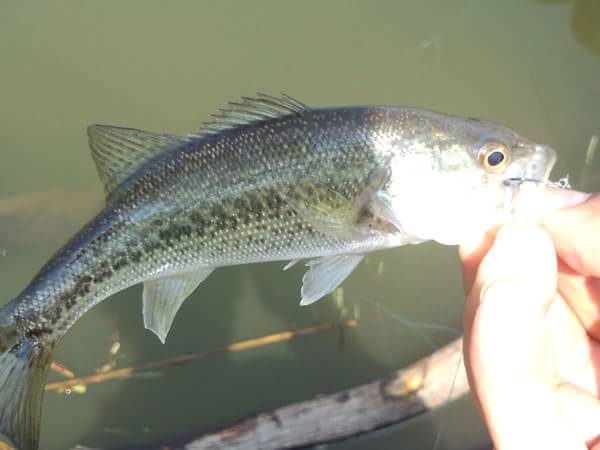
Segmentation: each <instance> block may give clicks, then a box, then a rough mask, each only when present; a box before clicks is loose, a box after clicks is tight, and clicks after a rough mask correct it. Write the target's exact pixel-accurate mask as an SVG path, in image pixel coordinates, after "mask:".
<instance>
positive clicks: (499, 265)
mask: <svg viewBox="0 0 600 450" xmlns="http://www.w3.org/2000/svg"><path fill="white" fill-rule="evenodd" d="M547 198H548V201H549V202H550V203H555V205H554V206H557V205H556V204H558V205H562V206H569V205H574V204H577V203H580V202H581V201H583V200H585V199H586V198H587V197H583V196H582V195H581V194H579V193H576V192H570V191H553V192H550V193H549V195H548V197H547ZM540 224H541V226H542V227H540V226H537V225H534V224H526V223H518V222H517V223H511V224H508V225H505V226H503V227H502V228H501V229H500V230H499V231H498V232H497V234H496V235H495V236H494V235H493V234H490V235H487V236H486V237H485V238H484V239H483V240H482V241H481V242H479V243H478V244H477V245H473V246H468V247H467V246H462V247H461V248H460V249H459V254H460V257H461V261H462V264H463V273H464V282H465V292H466V293H467V301H466V305H465V317H464V320H465V334H464V357H465V365H466V368H467V373H468V376H469V381H470V384H471V387H472V390H473V393H474V395H475V398H476V400H477V402H478V404H479V407H480V410H481V412H482V415H483V418H484V420H485V422H486V425H487V427H488V430H489V431H490V434H491V437H492V440H493V442H494V445H495V446H496V448H497V449H499V450H512V449H538V448H540V449H541V448H543V449H561V450H571V449H588V448H593V449H600V401H599V398H600V195H595V196H592V197H591V198H589V200H587V201H585V202H584V203H582V204H580V205H578V206H573V207H570V208H566V209H552V208H548V209H544V210H543V211H542V212H541V215H540Z"/></svg>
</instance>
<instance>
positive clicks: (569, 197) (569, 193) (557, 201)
mask: <svg viewBox="0 0 600 450" xmlns="http://www.w3.org/2000/svg"><path fill="white" fill-rule="evenodd" d="M591 196H592V194H589V193H587V192H580V191H573V190H570V189H560V188H554V187H548V188H546V189H545V190H544V195H543V197H542V205H541V207H542V208H546V209H562V208H572V207H574V206H577V205H580V204H581V203H584V202H586V201H587V200H588V199H589V198H590V197H591Z"/></svg>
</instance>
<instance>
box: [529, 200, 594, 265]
mask: <svg viewBox="0 0 600 450" xmlns="http://www.w3.org/2000/svg"><path fill="white" fill-rule="evenodd" d="M540 223H541V225H542V226H543V227H544V228H545V229H546V231H547V232H548V234H550V236H551V237H552V240H553V241H554V246H555V248H556V252H557V254H558V256H559V257H560V258H561V259H562V260H563V261H564V262H565V263H566V264H567V265H568V266H569V267H571V268H572V269H573V270H574V271H576V272H578V273H580V274H581V275H584V276H592V277H600V194H593V195H592V196H591V197H590V198H589V199H588V200H587V201H585V202H584V203H581V204H579V205H577V206H574V207H571V208H567V209H544V210H542V211H541V213H540Z"/></svg>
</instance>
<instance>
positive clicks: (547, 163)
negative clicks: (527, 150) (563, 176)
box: [504, 144, 568, 188]
mask: <svg viewBox="0 0 600 450" xmlns="http://www.w3.org/2000/svg"><path fill="white" fill-rule="evenodd" d="M555 163H556V151H555V150H554V149H552V148H550V147H548V146H546V145H542V144H536V145H535V151H534V153H533V156H532V157H531V159H530V160H529V161H528V163H527V165H526V167H525V170H524V171H523V173H522V175H520V176H516V177H510V178H506V179H505V180H504V185H505V186H509V187H513V188H515V187H518V186H520V185H521V184H523V183H535V184H543V185H552V186H559V187H566V186H564V185H563V184H561V182H560V181H559V182H558V183H553V182H551V181H548V177H549V176H550V172H552V168H553V167H554V164H555ZM567 183H568V182H567Z"/></svg>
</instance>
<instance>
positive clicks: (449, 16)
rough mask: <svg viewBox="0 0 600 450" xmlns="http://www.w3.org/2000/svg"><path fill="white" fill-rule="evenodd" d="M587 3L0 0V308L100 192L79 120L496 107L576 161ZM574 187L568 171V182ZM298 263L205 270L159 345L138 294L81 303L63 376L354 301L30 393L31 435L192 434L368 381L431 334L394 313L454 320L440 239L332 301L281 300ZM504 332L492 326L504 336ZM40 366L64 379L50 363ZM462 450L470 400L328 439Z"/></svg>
mask: <svg viewBox="0 0 600 450" xmlns="http://www.w3.org/2000/svg"><path fill="white" fill-rule="evenodd" d="M599 30H600V3H599V2H598V1H596V0H573V1H568V0H566V1H559V0H558V1H557V0H555V1H550V0H548V1H542V0H539V1H527V0H512V1H503V2H496V1H493V0H477V1H475V0H461V1H454V0H452V1H445V0H439V1H433V0H426V1H423V0H404V1H401V2H400V1H374V2H359V1H352V2H350V1H345V0H338V1H328V2H317V1H307V2H278V1H264V2H233V1H228V2H192V1H189V2H177V3H168V4H167V3H165V2H160V1H147V2H80V1H76V0H72V1H62V2H48V3H43V2H35V3H22V2H10V3H9V2H6V3H4V4H3V5H2V6H1V7H0V55H1V57H2V59H1V61H2V62H1V68H2V70H0V286H1V291H0V303H4V302H6V301H8V300H10V299H11V298H12V297H13V296H14V295H16V294H17V293H18V292H19V291H20V289H22V288H23V287H24V285H25V284H26V283H27V282H28V281H29V279H30V278H31V277H32V275H33V274H34V273H35V272H36V271H37V270H38V268H39V267H40V266H41V265H42V264H43V263H44V262H45V261H46V260H47V259H48V258H49V257H50V256H51V254H52V253H53V252H54V251H55V250H56V249H57V248H59V247H60V246H61V245H62V244H63V243H64V241H65V240H66V239H67V238H68V237H69V236H70V235H71V234H72V233H73V232H75V231H76V230H77V229H78V228H79V227H80V226H81V225H82V224H83V223H84V222H85V221H86V220H87V219H88V218H89V217H91V216H92V215H93V214H94V212H95V211H97V210H98V209H99V208H100V207H101V205H102V201H103V200H102V192H101V186H100V184H99V182H98V180H97V176H96V173H95V169H94V166H93V163H92V160H91V158H90V155H89V152H88V150H87V148H86V147H87V144H86V135H85V127H86V126H87V125H88V124H90V123H94V122H100V123H110V124H119V125H124V126H132V127H138V128H144V129H148V130H154V131H166V132H173V133H186V132H190V131H193V130H196V129H198V128H199V126H200V123H201V122H202V121H203V120H205V118H206V117H207V116H208V114H210V113H211V112H213V111H215V110H216V109H217V108H218V107H219V106H221V105H222V104H224V103H225V102H226V101H227V100H235V99H236V98H237V97H239V96H240V95H252V94H253V93H254V92H256V91H265V92H271V93H279V92H281V91H283V92H286V93H288V94H290V95H293V96H295V97H297V98H298V99H300V100H301V101H303V102H305V103H307V104H308V105H314V106H332V105H349V104H366V103H376V104H397V105H413V106H418V107H424V108H430V109H434V110H439V111H444V112H448V113H453V114H459V115H466V116H472V117H481V118H487V119H492V120H495V121H498V122H502V123H505V124H507V125H509V126H512V127H514V128H516V129H517V130H519V131H520V132H521V133H522V134H524V135H526V136H528V137H530V138H532V139H534V140H537V141H540V142H545V143H547V144H549V145H551V146H552V147H554V148H556V149H558V150H559V152H560V156H559V162H558V166H557V168H556V169H555V172H554V174H555V178H559V177H560V176H563V175H565V174H567V173H569V174H570V175H571V180H572V181H573V182H574V184H575V187H581V186H582V185H581V183H583V188H584V189H588V190H598V189H600V162H599V161H598V158H595V159H593V160H592V161H591V162H589V164H588V165H587V167H586V169H585V170H584V166H585V164H584V162H585V154H586V149H587V148H588V145H589V142H590V139H591V138H592V136H593V135H594V134H598V133H600V58H599V54H600V31H599ZM578 183H579V185H578ZM301 273H302V268H301V267H300V266H298V267H296V268H294V269H293V270H290V271H288V272H285V273H284V272H282V271H281V265H280V264H263V265H255V266H250V267H236V268H229V269H223V270H218V271H217V272H216V273H215V274H213V275H212V276H211V277H210V279H209V280H208V281H207V282H205V283H203V284H202V286H201V287H200V288H199V289H198V290H197V291H196V292H195V294H194V295H193V297H192V299H191V300H190V301H188V302H186V304H185V305H184V307H183V310H182V311H181V313H180V314H179V316H178V317H177V319H176V321H175V327H174V330H173V331H172V333H171V335H170V338H169V340H168V342H167V344H166V345H161V344H160V343H159V342H158V340H157V339H156V337H155V336H154V335H153V334H151V333H149V332H147V331H145V330H144V328H143V326H142V320H141V319H142V315H141V288H140V287H136V288H133V289H130V290H128V291H126V292H123V293H121V294H119V295H117V296H115V297H114V298H112V299H111V300H110V301H107V302H105V303H104V304H102V305H100V306H98V307H97V308H95V309H94V310H93V311H92V312H91V313H89V314H88V315H86V316H85V317H84V318H83V319H82V320H81V321H80V322H78V323H77V324H76V325H75V327H74V328H73V329H72V330H71V331H70V332H69V333H68V334H67V336H66V338H65V339H64V341H63V342H62V343H61V345H60V348H59V349H58V352H57V355H56V357H57V360H58V361H60V362H61V363H63V364H65V365H66V366H67V367H68V368H70V369H71V370H73V371H74V372H75V373H76V374H78V375H85V374H90V373H93V372H94V371H95V370H96V368H98V367H99V366H102V365H103V364H105V363H107V361H109V359H110V355H109V349H110V347H111V344H112V341H113V336H115V334H116V333H118V340H119V342H120V349H119V351H118V353H117V356H116V364H117V366H118V367H126V366H130V365H135V364H140V363H143V362H147V361H151V360H155V359H159V358H165V357H169V356H174V355H176V354H178V353H181V352H193V351H207V350H211V349H215V348H219V347H223V346H225V345H227V344H229V343H232V342H235V341H239V340H244V339H250V338H254V337H258V336H263V335H267V334H272V333H278V332H281V331H287V330H293V329H298V328H302V327H308V326H313V325H315V324H319V323H323V322H329V321H336V320H340V319H341V318H343V317H345V316H344V314H346V316H348V315H349V316H352V314H354V311H355V310H359V312H360V317H359V326H358V327H357V328H356V329H352V330H348V331H347V332H346V333H345V339H344V345H343V346H340V344H339V337H338V336H336V334H335V333H332V332H329V333H323V334H317V335H312V336H308V337H303V338H299V339H296V340H294V341H290V342H286V343H280V344H274V345H270V346H265V347H260V348H255V349H251V350H245V351H240V352H235V353H226V354H222V355H218V356H215V357H212V358H210V359H205V360H203V361H200V362H198V363H195V364H192V365H187V366H180V367H176V368H166V369H160V370H157V371H155V372H153V373H152V374H151V375H150V376H145V377H134V378H127V379H120V380H114V381H108V382H104V383H100V384H97V385H93V386H92V385H90V386H87V390H86V391H85V392H83V391H84V390H83V388H81V387H80V388H79V389H78V391H79V392H81V393H77V392H72V393H71V395H66V394H56V393H48V394H47V395H46V402H45V406H44V414H43V426H42V430H43V431H42V448H44V449H48V450H59V449H61V450H62V449H66V448H71V447H72V446H74V445H76V444H84V445H87V446H92V447H99V448H118V447H123V446H127V445H134V444H142V443H145V442H154V441H157V440H159V439H162V438H165V437H169V436H177V435H181V434H189V433H200V432H202V431H204V430H209V429H215V428H218V427H220V426H223V425H224V424H228V423H232V422H234V421H236V420H238V419H240V418H242V417H244V416H246V415H248V414H250V413H254V412H258V411H262V410H265V409H269V408H275V407H277V406H280V405H284V404H287V403H290V402H295V401H299V400H302V399H308V398H313V397H314V396H316V395H318V394H326V393H332V392H336V391H338V390H341V389H344V388H348V387H351V386H355V385H358V384H360V383H364V382H367V381H369V380H372V379H374V378H377V377H380V376H383V375H384V374H386V373H388V372H389V371H391V370H393V369H395V368H398V367H400V366H403V365H406V364H408V363H409V362H411V361H413V360H415V359H417V358H419V357H422V356H424V355H426V354H428V353H430V352H431V351H432V348H431V345H432V344H433V345H442V344H443V343H444V342H447V341H449V340H450V339H451V338H452V335H451V334H447V333H442V332H440V333H434V332H431V331H427V332H426V334H427V335H428V336H429V338H430V340H426V339H423V337H422V336H421V335H419V334H418V333H416V332H415V331H414V329H411V328H410V327H406V326H404V325H403V324H402V322H400V321H398V320H396V319H395V318H394V317H393V315H392V314H391V313H393V314H397V315H400V316H401V317H404V318H406V319H408V320H412V321H416V322H428V323H434V324H440V325H445V326H447V327H451V328H454V329H456V330H460V327H461V305H462V301H463V296H462V291H461V280H460V272H459V268H458V264H457V259H456V256H455V249H453V248H447V247H442V246H439V245H433V244H424V245H420V246H416V247H407V248H402V249H397V250H394V251H388V252H383V253H379V254H373V255H371V256H370V257H369V258H368V261H367V263H366V264H362V265H361V266H360V267H359V269H358V270H357V271H356V272H355V273H354V274H353V275H352V276H351V277H350V279H349V280H348V281H347V282H345V283H344V305H343V307H340V306H339V304H338V303H336V302H335V301H333V300H332V299H331V298H330V297H329V298H327V299H325V300H322V301H321V302H319V303H317V304H316V305H315V306H312V307H305V308H300V307H299V306H298V300H299V289H300V279H301ZM507 332H508V331H507ZM53 379H55V380H60V379H61V377H60V376H58V375H56V376H53ZM440 427H441V429H442V430H443V434H442V436H441V439H440V443H439V447H438V448H439V449H472V448H478V447H480V446H481V445H482V444H484V443H485V442H486V440H487V437H486V433H485V431H484V429H483V426H482V424H481V422H480V420H479V419H478V418H477V414H476V413H475V411H474V408H473V405H472V403H471V401H470V400H469V399H465V400H463V401H460V402H457V403H456V404H454V405H451V406H450V407H448V408H446V409H445V410H443V411H440V412H438V413H437V414H435V415H433V416H430V417H428V418H426V419H419V420H416V421H413V422H411V423H410V424H408V425H406V426H402V427H398V428H394V429H392V430H389V431H387V432H385V433H380V434H377V435H375V436H371V437H367V438H363V439H360V440H356V441H354V442H351V443H348V442H345V443H343V444H340V445H339V446H337V447H335V448H351V449H371V448H377V449H388V448H389V449H392V448H393V449H396V448H409V449H412V448H424V449H429V448H433V445H434V442H435V441H436V435H437V433H438V430H440Z"/></svg>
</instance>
